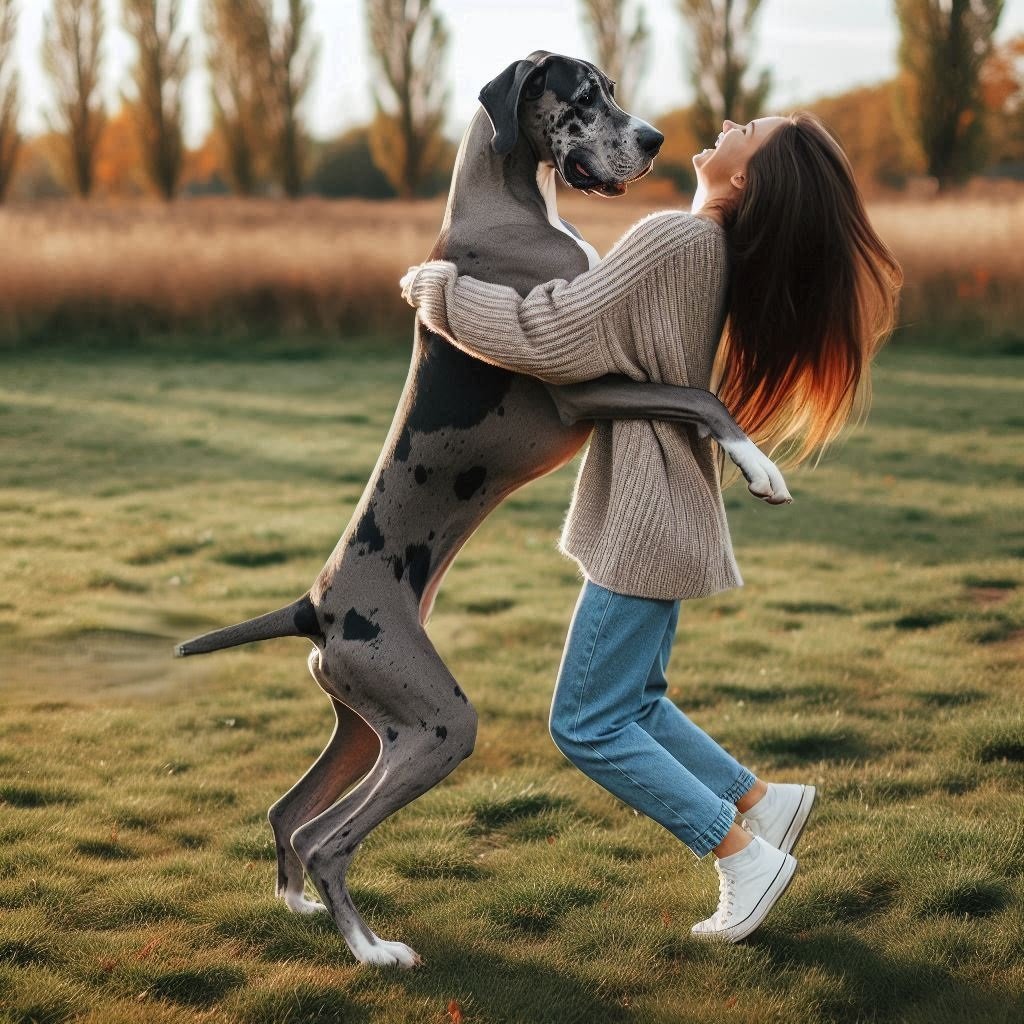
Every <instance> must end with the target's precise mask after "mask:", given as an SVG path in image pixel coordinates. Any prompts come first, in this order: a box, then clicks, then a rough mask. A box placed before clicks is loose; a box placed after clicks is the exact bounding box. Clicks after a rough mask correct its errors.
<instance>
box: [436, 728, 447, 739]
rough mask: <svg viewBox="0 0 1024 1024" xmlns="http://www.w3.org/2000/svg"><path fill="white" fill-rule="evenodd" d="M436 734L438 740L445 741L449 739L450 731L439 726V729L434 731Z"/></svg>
mask: <svg viewBox="0 0 1024 1024" xmlns="http://www.w3.org/2000/svg"><path fill="white" fill-rule="evenodd" d="M434 733H435V735H436V736H437V738H438V739H439V740H443V739H446V738H447V736H448V730H447V729H446V728H445V727H444V726H443V725H439V726H438V727H437V728H436V729H435V730H434Z"/></svg>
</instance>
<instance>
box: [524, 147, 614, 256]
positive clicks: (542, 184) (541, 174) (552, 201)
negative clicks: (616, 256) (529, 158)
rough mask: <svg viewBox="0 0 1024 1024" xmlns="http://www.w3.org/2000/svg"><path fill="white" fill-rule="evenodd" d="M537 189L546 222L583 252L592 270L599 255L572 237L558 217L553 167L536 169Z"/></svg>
mask: <svg viewBox="0 0 1024 1024" xmlns="http://www.w3.org/2000/svg"><path fill="white" fill-rule="evenodd" d="M537 188H539V189H540V194H541V195H542V196H543V197H544V205H545V207H546V208H547V213H548V222H549V223H550V224H551V226H552V227H553V228H557V229H558V230H559V231H561V232H562V233H563V234H566V235H568V236H569V237H570V238H571V239H572V240H573V241H574V242H575V243H576V244H577V245H578V246H579V247H580V248H581V249H582V250H583V252H584V254H585V255H586V257H587V262H588V264H589V269H590V270H593V269H594V267H596V266H597V265H598V263H600V262H601V256H600V254H599V253H598V251H597V250H596V249H595V248H594V247H593V246H592V245H591V244H590V243H589V242H588V241H587V240H586V239H585V238H580V237H579V236H577V235H574V234H573V233H572V232H571V231H570V230H569V229H568V228H567V227H566V226H565V225H564V224H563V223H562V220H561V218H560V217H559V216H558V194H557V192H556V191H555V169H554V167H545V166H544V165H543V164H542V165H541V166H539V167H538V168H537Z"/></svg>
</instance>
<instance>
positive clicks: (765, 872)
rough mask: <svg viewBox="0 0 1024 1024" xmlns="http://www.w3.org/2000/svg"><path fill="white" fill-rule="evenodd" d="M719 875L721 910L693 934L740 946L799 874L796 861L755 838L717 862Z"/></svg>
mask: <svg viewBox="0 0 1024 1024" xmlns="http://www.w3.org/2000/svg"><path fill="white" fill-rule="evenodd" d="M747 831H750V830H749V829H747ZM715 871H717V872H718V910H716V911H715V913H714V914H713V915H712V916H711V917H709V918H707V919H706V920H704V921H698V922H697V924H695V925H694V926H693V927H692V928H691V929H690V931H691V932H692V934H694V935H696V936H698V937H699V938H708V939H717V940H723V941H726V942H739V941H740V939H744V938H746V937H747V936H748V935H749V934H750V933H751V932H752V931H754V929H755V928H757V926H758V925H760V923H761V922H762V921H763V920H764V918H765V915H766V914H767V913H768V911H769V910H771V909H772V907H773V906H775V903H776V901H777V900H778V899H779V897H780V896H781V895H782V894H783V893H784V892H785V891H786V887H787V886H788V885H789V883H790V882H791V881H792V880H793V874H794V872H795V871H796V857H794V856H793V855H792V854H791V853H783V852H782V851H781V850H777V849H776V848H775V847H774V846H772V845H771V844H770V843H768V842H766V841H765V840H764V839H762V838H761V837H760V836H754V837H753V838H752V839H751V841H750V842H749V843H748V844H747V845H746V846H745V847H744V848H743V849H742V850H740V851H739V852H738V853H731V854H729V856H728V857H719V858H717V859H716V860H715Z"/></svg>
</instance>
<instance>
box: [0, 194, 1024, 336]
mask: <svg viewBox="0 0 1024 1024" xmlns="http://www.w3.org/2000/svg"><path fill="white" fill-rule="evenodd" d="M677 201H678V200H677ZM669 202H671V200H666V199H665V197H664V195H661V194H658V193H656V192H641V193H640V194H639V195H638V197H637V198H630V199H627V200H620V201H604V200H597V199H587V198H585V197H580V196H572V195H569V196H566V197H565V198H564V201H563V212H564V214H565V215H566V216H567V217H569V218H570V219H571V220H573V221H574V222H575V223H576V224H577V225H578V226H579V227H580V229H581V230H582V231H583V232H584V234H585V235H586V236H587V237H588V238H590V239H591V240H592V241H593V242H594V243H595V244H596V245H597V246H598V248H599V249H601V250H602V251H604V250H607V248H608V247H609V246H610V245H611V244H612V243H613V242H614V241H615V239H616V238H617V237H618V236H619V235H620V234H621V233H622V232H623V231H624V230H625V229H626V228H627V227H628V226H629V225H630V224H631V223H632V222H633V221H635V220H636V219H637V218H639V217H641V216H643V214H644V213H647V212H649V211H650V210H651V209H655V208H658V207H662V206H665V205H668V203H669ZM442 212H443V202H441V201H440V200H436V201H429V202H390V203H375V202H365V201H346V202H329V201H324V200H315V199H309V200H303V201H301V202H298V203H283V202H276V201H270V200H267V201H264V200H248V201H238V200H228V199H205V200H193V201H190V202H187V203H179V204H177V205H173V206H164V205H162V204H150V203H145V202H139V203H118V204H109V205H103V204H98V203H88V204H84V203H74V202H67V203H53V204H43V205H37V206H25V207H11V208H7V209H3V210H0V332H2V334H3V336H4V337H5V338H6V339H7V341H8V342H9V343H10V342H15V343H16V342H18V341H24V340H33V341H36V342H41V341H52V340H60V339H67V338H74V337H76V336H78V335H79V334H81V333H82V332H83V331H85V332H95V331H102V332H104V333H110V334H113V335H114V336H117V335H121V336H123V337H125V338H128V337H131V336H137V335H140V334H145V333H148V332H151V331H153V330H203V331H214V330H217V331H219V330H234V329H243V330H257V331H258V330H278V329H284V330H316V331H329V332H339V333H346V332H352V331H365V330H370V331H404V330H406V329H407V328H408V325H409V323H410V316H409V310H408V307H407V306H406V305H405V304H404V303H403V302H402V300H401V298H400V296H399V293H398V278H399V277H400V276H401V274H402V273H403V272H404V270H405V268H406V267H407V266H408V265H409V264H411V263H416V262H419V261H420V260H422V259H424V258H425V257H426V255H427V254H428V252H429V251H430V248H431V246H432V244H433V241H434V239H435V237H436V235H437V231H438V227H439V225H440V220H441V215H442ZM872 215H873V218H874V220H875V223H876V225H877V226H878V228H879V230H880V232H881V234H882V235H883V237H885V238H886V240H887V241H888V242H889V243H890V245H891V246H892V247H893V248H894V250H895V251H896V253H897V255H898V257H899V258H900V259H901V261H902V262H903V264H904V268H905V270H906V274H907V286H906V289H905V292H904V300H903V321H904V323H905V324H907V325H911V326H912V328H913V330H914V331H915V332H916V333H918V334H924V335H928V334H930V333H932V332H936V333H938V332H942V333H943V334H944V335H947V336H948V335H949V334H950V329H951V328H952V330H954V331H958V330H959V331H963V330H965V329H969V331H970V333H971V334H972V336H977V335H979V334H988V335H992V336H1003V337H1005V336H1013V337H1019V335H1020V334H1021V332H1022V325H1024V299H1022V298H1021V291H1022V289H1021V286H1022V284H1024V249H1022V246H1021V240H1022V239H1024V198H1002V199H991V198H989V199H979V198H959V199H946V200H941V201H935V200H905V201H889V202H882V203H877V204H875V205H874V206H873V207H872Z"/></svg>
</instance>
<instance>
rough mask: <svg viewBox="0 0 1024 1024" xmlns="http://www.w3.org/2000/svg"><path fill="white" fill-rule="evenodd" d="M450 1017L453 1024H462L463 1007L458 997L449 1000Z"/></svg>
mask: <svg viewBox="0 0 1024 1024" xmlns="http://www.w3.org/2000/svg"><path fill="white" fill-rule="evenodd" d="M448 1019H449V1020H450V1021H451V1024H462V1007H461V1006H459V1001H458V1000H457V999H449V1000H448Z"/></svg>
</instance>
